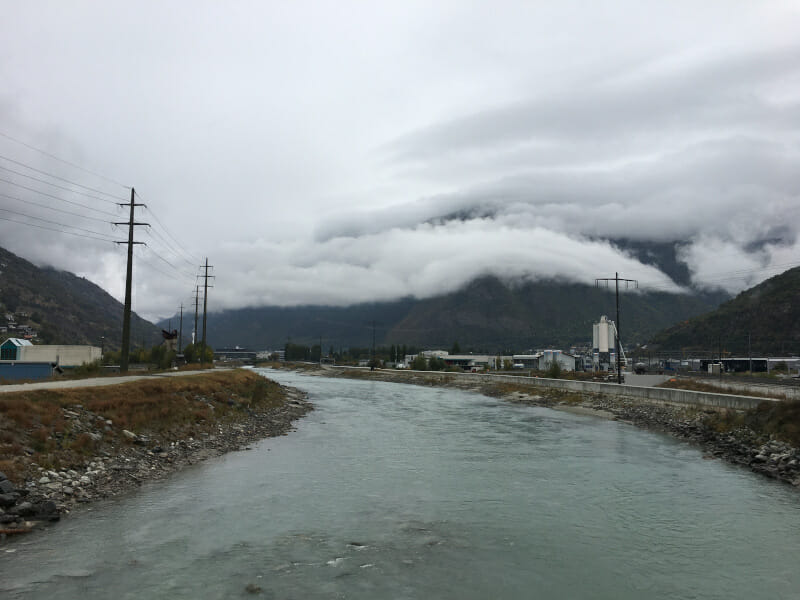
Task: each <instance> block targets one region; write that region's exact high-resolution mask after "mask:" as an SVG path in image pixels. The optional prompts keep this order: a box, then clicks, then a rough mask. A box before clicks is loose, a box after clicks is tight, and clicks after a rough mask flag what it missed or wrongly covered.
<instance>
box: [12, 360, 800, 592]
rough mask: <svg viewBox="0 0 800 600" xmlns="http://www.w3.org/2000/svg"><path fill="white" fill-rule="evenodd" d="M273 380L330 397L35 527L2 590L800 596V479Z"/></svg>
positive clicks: (648, 436) (553, 423)
mask: <svg viewBox="0 0 800 600" xmlns="http://www.w3.org/2000/svg"><path fill="white" fill-rule="evenodd" d="M268 375H269V376H270V377H272V378H274V379H276V380H278V381H280V382H281V383H285V384H289V385H293V386H296V387H299V388H301V389H303V390H306V391H308V393H309V395H310V400H311V401H312V402H313V403H314V404H315V405H316V410H315V411H314V412H312V413H310V414H309V415H308V416H307V417H306V418H305V419H303V420H302V421H300V422H299V423H298V424H297V431H296V432H293V433H291V434H289V435H288V436H286V437H280V438H274V439H268V440H265V441H263V442H261V443H260V444H257V445H256V446H254V447H253V449H252V450H251V451H249V452H238V453H233V454H229V455H226V456H224V457H222V458H220V459H217V460H214V461H211V462H206V463H203V464H201V465H197V466H195V467H191V468H189V469H187V470H184V471H183V472H181V473H179V474H177V475H175V476H174V477H172V478H170V479H169V480H168V481H166V482H159V483H156V484H150V485H145V486H144V487H142V488H141V490H140V491H138V492H136V493H134V494H131V495H130V496H128V497H125V498H122V499H116V500H113V501H108V502H105V503H101V504H97V505H95V506H93V507H92V510H90V511H86V512H82V513H81V514H76V515H72V516H70V517H68V518H67V519H65V520H64V521H62V523H60V524H59V525H58V526H56V527H54V528H52V529H50V530H48V531H46V532H45V533H41V534H36V535H34V536H33V537H31V538H29V539H27V540H24V541H22V540H21V541H20V543H17V544H15V545H13V546H11V547H9V548H8V550H11V552H8V550H6V551H4V552H3V553H2V554H0V595H1V596H3V597H8V598H47V599H49V600H54V599H57V598H136V599H140V598H235V597H247V596H250V597H253V595H260V596H261V597H265V598H276V599H279V598H280V599H286V598H296V599H305V598H369V599H375V598H387V599H388V598H392V599H396V598H426V599H428V598H458V599H465V598H481V599H485V598H525V599H530V598H609V599H615V600H619V599H624V598H636V599H640V598H649V599H658V598H665V599H666V598H669V599H670V600H674V599H678V598H720V599H725V600H730V599H732V598H747V599H752V598H771V599H777V598H793V599H794V598H797V597H798V594H800V570H798V569H797V549H798V548H800V494H798V492H797V490H795V489H792V488H790V487H788V486H785V485H781V484H776V483H774V482H771V481H769V480H767V479H765V478H761V477H759V476H756V475H754V474H752V473H750V472H749V471H747V470H744V469H740V468H736V467H732V466H729V465H726V464H725V463H722V462H720V461H716V460H703V457H702V455H701V452H700V451H699V450H698V449H697V448H695V447H692V446H689V445H687V444H685V443H681V442H677V441H675V440H673V439H671V438H669V437H666V436H663V435H659V434H655V433H651V432H647V431H642V430H639V429H636V428H634V427H632V426H629V425H626V424H624V423H619V422H614V421H608V420H604V419H600V418H595V417H587V416H579V415H573V414H569V413H564V412H558V411H554V410H551V409H547V408H539V407H529V406H518V405H513V404H508V403H505V402H503V401H500V400H495V399H491V398H487V397H484V396H481V395H478V394H472V393H468V392H464V391H461V390H450V389H441V388H427V387H417V386H410V385H402V384H393V383H384V382H372V381H354V380H347V379H325V378H321V377H309V376H303V375H299V374H295V373H288V372H271V371H270V372H268ZM248 586H249V587H248Z"/></svg>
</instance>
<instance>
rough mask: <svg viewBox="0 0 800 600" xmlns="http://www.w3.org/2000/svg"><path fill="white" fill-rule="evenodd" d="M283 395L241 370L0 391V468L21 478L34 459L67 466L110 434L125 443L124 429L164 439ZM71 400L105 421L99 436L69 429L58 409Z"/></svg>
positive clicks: (208, 427) (205, 428) (209, 428)
mask: <svg viewBox="0 0 800 600" xmlns="http://www.w3.org/2000/svg"><path fill="white" fill-rule="evenodd" d="M283 399H284V395H283V391H282V390H281V387H280V386H279V385H278V384H277V383H274V382H272V381H269V380H267V379H264V378H263V377H261V376H259V375H257V374H256V373H253V372H252V371H246V370H236V371H225V372H219V373H214V372H210V373H207V374H203V375H194V376H191V377H169V378H164V377H159V378H153V379H145V380H141V381H135V382H131V383H124V384H119V385H109V386H103V387H93V388H74V389H64V390H36V391H27V392H15V393H8V394H3V395H0V471H2V472H4V473H5V474H6V475H7V476H8V477H9V479H11V480H16V481H18V482H20V481H22V480H23V479H24V477H25V476H26V474H28V473H29V469H30V468H31V467H32V466H34V464H35V465H38V466H42V467H45V468H55V469H58V468H71V467H73V466H78V465H81V464H82V463H83V462H84V461H85V460H86V458H87V457H89V456H93V455H94V454H95V453H96V451H97V450H98V449H99V448H101V447H102V446H103V444H104V442H108V441H110V440H111V439H112V438H113V439H114V440H115V442H116V441H117V440H120V439H121V440H123V442H122V443H132V442H130V441H124V440H125V438H124V436H119V435H118V434H119V432H121V430H123V429H127V430H130V431H133V432H136V433H137V434H139V435H145V436H148V437H154V438H163V439H173V440H174V439H180V438H185V437H188V436H193V437H196V436H198V435H199V434H201V433H203V432H213V431H214V430H215V429H216V428H217V426H218V425H219V424H220V423H223V422H231V421H236V420H237V419H239V418H241V413H242V411H246V410H248V409H250V410H261V411H263V410H268V409H271V408H276V407H278V406H280V405H281V404H282V403H283ZM75 405H81V406H82V407H83V408H84V409H87V410H89V411H91V412H92V413H94V414H97V415H102V417H103V418H104V419H107V420H110V421H111V422H112V426H111V428H110V431H105V433H103V438H104V439H100V440H97V439H94V438H93V437H92V436H90V435H89V434H88V433H86V432H85V431H84V432H81V431H77V430H76V428H75V421H74V420H73V419H70V418H69V415H68V414H65V412H64V411H65V410H69V408H70V407H71V406H73V407H74V406H75Z"/></svg>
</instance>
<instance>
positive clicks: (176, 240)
mask: <svg viewBox="0 0 800 600" xmlns="http://www.w3.org/2000/svg"><path fill="white" fill-rule="evenodd" d="M136 195H137V196H139V199H140V200H142V202H144V198H142V195H141V194H140V193H139V192H136ZM145 209H146V210H147V212H148V213H150V215H151V216H152V217H153V219H154V220H155V222H156V223H158V224H159V225H160V226H161V229H163V230H164V233H166V234H167V235H168V236H169V237H170V239H172V241H174V242H175V243H176V244H177V245H178V247H180V248H181V249H182V250H183V251H184V252H185V253H186V256H188V257H189V258H191V259H192V261H194V262H193V264H197V263H199V262H202V261H200V260H199V259H198V258H197V257H196V256H194V255H193V254H192V253H191V252H189V251H188V250H187V249H186V248H185V247H184V246H183V244H181V243H180V242H179V241H178V239H177V238H176V237H175V236H174V235H172V234H171V233H170V231H169V229H167V227H166V225H164V224H163V223H162V222H161V220H160V219H159V218H158V215H156V214H155V212H153V209H152V208H150V207H148V206H145Z"/></svg>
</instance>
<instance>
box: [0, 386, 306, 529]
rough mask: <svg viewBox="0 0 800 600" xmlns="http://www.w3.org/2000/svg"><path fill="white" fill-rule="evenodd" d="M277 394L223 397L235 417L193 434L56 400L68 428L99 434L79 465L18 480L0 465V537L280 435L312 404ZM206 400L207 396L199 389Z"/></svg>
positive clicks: (293, 394)
mask: <svg viewBox="0 0 800 600" xmlns="http://www.w3.org/2000/svg"><path fill="white" fill-rule="evenodd" d="M280 392H281V393H282V396H283V402H281V403H280V404H279V405H278V406H272V407H261V408H255V409H253V408H252V407H251V406H250V405H249V403H245V402H243V401H242V402H241V406H237V405H236V402H237V400H234V399H228V400H227V401H226V404H227V407H228V408H233V409H238V410H237V418H236V420H234V421H224V422H216V423H213V424H209V427H206V428H205V429H206V430H205V431H199V432H195V435H194V436H188V437H181V436H175V437H174V438H173V439H168V438H165V437H162V436H153V435H147V434H142V433H140V434H137V433H134V432H132V431H128V430H126V429H121V428H117V427H115V426H114V423H113V421H112V420H110V419H107V418H106V417H105V416H104V415H102V414H97V413H96V412H93V411H91V410H88V409H87V408H86V407H84V406H83V405H80V404H76V405H70V406H67V407H64V408H62V409H61V410H62V411H63V416H64V418H65V419H67V420H68V421H69V425H70V430H71V431H72V432H79V435H80V434H85V435H87V436H89V437H90V438H91V439H93V440H94V441H96V442H98V445H97V448H96V451H95V452H94V453H93V455H91V456H89V457H87V458H86V460H85V461H84V463H83V465H82V466H81V468H78V466H77V465H72V466H71V468H61V469H53V468H51V469H47V468H45V467H42V466H35V465H32V466H31V468H29V469H28V472H27V474H26V475H27V477H26V480H25V482H24V483H22V484H19V483H18V484H16V485H15V484H14V483H12V482H11V481H10V480H9V479H8V478H7V477H6V475H5V474H4V473H0V544H2V543H7V542H8V541H10V540H11V539H14V538H18V537H19V534H23V533H28V532H30V531H32V530H34V529H36V528H39V527H41V526H42V525H43V524H46V523H52V522H55V521H58V520H59V519H60V518H61V517H62V516H64V515H68V514H70V513H71V512H73V511H75V510H79V509H80V508H81V507H85V506H87V505H88V504H90V503H91V502H93V501H96V500H98V499H102V498H110V497H113V496H117V495H119V494H122V493H125V492H128V491H130V490H132V489H135V488H136V487H138V486H140V485H142V484H143V483H145V482H149V481H154V480H159V479H163V478H165V477H167V476H168V475H170V474H171V473H173V472H175V471H177V470H179V469H181V468H183V467H185V466H187V465H192V464H195V463H197V462H199V461H202V460H206V459H208V458H211V457H214V456H219V455H222V454H224V453H226V452H231V451H237V450H245V449H249V448H248V445H249V444H251V443H253V442H256V441H258V440H261V439H264V438H269V437H275V436H279V435H286V434H288V433H289V432H290V431H292V430H293V423H294V422H295V421H296V420H297V419H299V418H301V417H303V416H304V415H305V414H306V413H308V412H309V411H311V410H313V406H312V405H311V403H310V402H308V401H307V400H306V397H305V395H304V394H303V393H302V392H300V391H299V390H296V389H294V388H289V387H286V386H280ZM196 401H197V402H198V403H203V404H206V405H208V406H210V407H211V408H213V405H214V403H215V402H218V400H215V399H214V398H205V397H198V398H196Z"/></svg>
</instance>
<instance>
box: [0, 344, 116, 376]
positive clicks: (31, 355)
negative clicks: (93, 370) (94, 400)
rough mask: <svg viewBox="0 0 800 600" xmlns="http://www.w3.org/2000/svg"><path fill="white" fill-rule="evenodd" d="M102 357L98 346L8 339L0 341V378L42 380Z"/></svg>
mask: <svg viewBox="0 0 800 600" xmlns="http://www.w3.org/2000/svg"><path fill="white" fill-rule="evenodd" d="M101 357H102V350H101V349H100V348H98V347H97V346H59V345H34V344H32V343H31V342H30V341H29V340H24V339H20V338H8V339H7V340H6V341H4V342H3V343H2V344H0V379H4V380H7V381H13V380H19V379H43V378H46V377H51V376H52V375H54V374H55V373H56V372H60V371H61V370H63V369H71V368H75V367H79V366H81V365H82V364H84V363H92V362H94V361H97V360H100V358H101Z"/></svg>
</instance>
